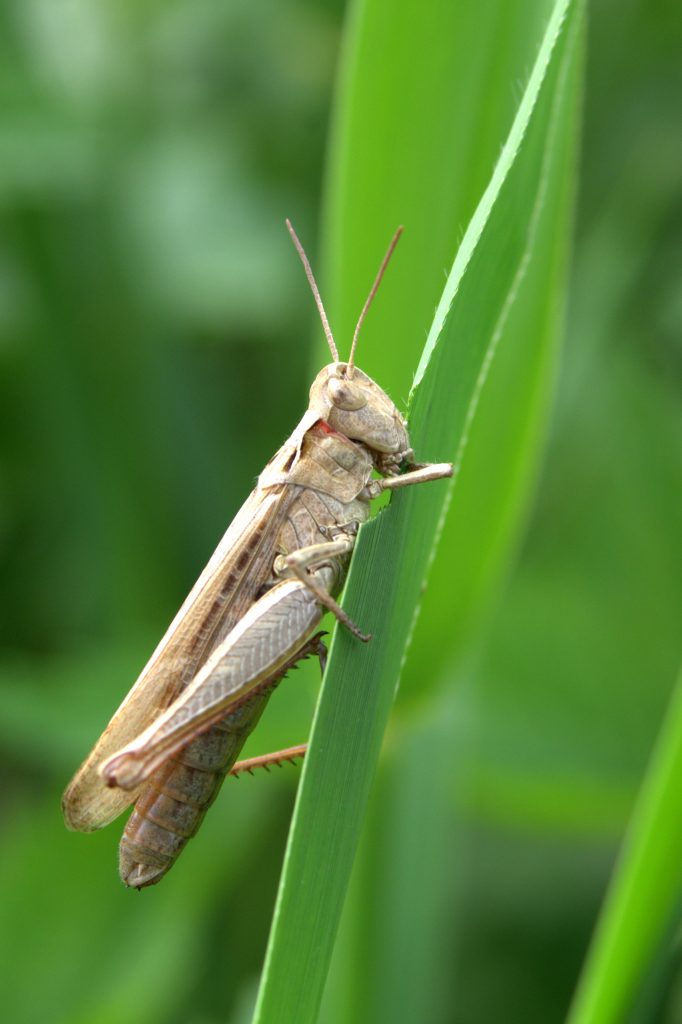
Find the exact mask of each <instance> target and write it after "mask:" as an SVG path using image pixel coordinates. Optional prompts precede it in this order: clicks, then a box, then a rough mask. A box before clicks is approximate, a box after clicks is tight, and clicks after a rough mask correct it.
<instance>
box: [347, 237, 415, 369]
mask: <svg viewBox="0 0 682 1024" xmlns="http://www.w3.org/2000/svg"><path fill="white" fill-rule="evenodd" d="M402 233H403V226H402V224H401V225H400V227H399V228H398V230H397V231H396V233H395V234H394V236H393V238H392V240H391V244H390V245H389V247H388V249H387V250H386V255H385V256H384V258H383V261H382V263H381V266H380V267H379V273H378V274H377V276H376V280H375V282H374V284H373V285H372V290H371V291H370V293H369V295H368V296H367V301H366V302H365V304H364V306H363V307H362V313H361V314H360V317H359V319H358V323H357V327H356V328H355V333H354V334H353V344H352V345H351V347H350V356H349V357H348V376H349V377H352V375H353V360H354V359H355V348H356V346H357V343H358V334H359V333H360V328H361V327H362V323H363V320H364V319H365V317H366V316H367V310H368V309H369V307H370V306H371V305H372V299H373V298H374V296H375V295H376V293H377V291H378V288H379V285H380V284H381V279H382V277H383V276H384V271H385V270H386V267H387V266H388V261H389V260H390V258H391V256H392V255H393V250H394V249H395V247H396V245H397V244H398V239H399V238H400V236H401V235H402Z"/></svg>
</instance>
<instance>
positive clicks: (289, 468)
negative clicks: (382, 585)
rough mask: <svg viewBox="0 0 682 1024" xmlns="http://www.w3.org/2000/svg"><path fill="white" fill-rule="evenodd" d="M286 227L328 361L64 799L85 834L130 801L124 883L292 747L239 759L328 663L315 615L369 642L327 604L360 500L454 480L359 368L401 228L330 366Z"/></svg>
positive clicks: (154, 875)
mask: <svg viewBox="0 0 682 1024" xmlns="http://www.w3.org/2000/svg"><path fill="white" fill-rule="evenodd" d="M286 223H287V227H288V229H289V232H290V234H291V237H292V239H293V242H294V245H295V246H296V250H297V252H298V254H299V256H300V258H301V261H302V263H303V266H304V268H305V272H306V276H307V278H308V281H309V284H310V287H311V289H312V292H313V296H314V298H315V303H316V305H317V308H318V312H319V314H320V319H321V320H322V326H323V328H324V333H325V335H326V338H327V342H328V344H329V348H330V351H331V354H332V358H333V362H332V363H330V364H329V365H327V366H325V367H324V369H322V370H321V371H320V372H319V373H318V375H317V377H316V378H315V380H314V381H313V385H312V387H311V389H310V404H309V406H308V409H307V411H306V412H305V414H304V415H303V418H302V419H301V421H300V423H299V424H298V426H297V427H296V428H295V430H294V432H293V433H292V435H291V437H290V438H289V439H288V440H287V441H286V442H285V443H284V444H283V445H282V447H281V448H280V449H279V451H278V452H277V453H276V454H275V456H274V457H273V458H272V459H271V461H270V462H269V463H268V464H267V466H266V467H265V469H264V470H263V472H262V473H261V475H260V477H259V478H258V483H257V485H256V488H255V490H254V491H253V492H252V493H251V495H250V496H249V497H248V498H247V500H246V502H245V503H244V505H243V506H242V508H241V509H240V511H239V512H238V513H237V515H236V517H235V519H234V521H233V522H232V524H231V525H230V526H229V528H228V530H227V532H226V534H225V535H224V537H223V539H222V540H221V541H220V543H219V545H218V547H217V549H216V551H215V552H214V554H213V556H212V557H211V559H210V561H209V562H208V565H207V566H206V568H205V569H204V571H203V572H202V574H201V575H200V577H199V579H198V580H197V582H196V583H195V585H194V587H193V588H192V590H191V592H190V594H189V595H188V597H187V598H186V600H185V602H184V604H183V605H182V607H181V608H180V610H179V612H178V613H177V615H176V616H175V618H174V619H173V621H172V623H171V625H170V627H169V628H168V630H167V632H166V634H165V636H164V637H163V639H162V640H161V642H160V643H159V645H158V647H157V648H156V650H155V651H154V653H153V654H152V656H151V658H150V660H149V662H148V663H147V665H146V666H145V668H144V669H143V671H142V674H141V675H140V677H139V679H138V680H137V682H136V683H135V685H134V686H133V688H132V689H131V690H130V692H129V694H128V696H127V697H126V698H125V700H124V701H123V703H122V704H121V706H120V707H119V709H118V711H117V712H116V713H115V714H114V717H113V718H112V719H111V722H110V723H109V725H108V726H107V728H106V729H105V731H104V733H103V734H102V736H101V738H100V739H99V741H98V743H97V744H96V746H95V748H94V749H93V751H92V753H91V754H90V755H89V757H88V758H87V759H86V761H85V762H84V763H83V765H82V766H81V768H80V769H79V771H78V772H77V773H76V775H75V777H74V779H73V781H72V782H71V784H70V785H69V787H68V789H67V790H66V793H65V794H64V798H63V801H62V809H63V812H64V818H65V821H66V825H67V826H68V827H69V828H70V829H74V830H76V831H81V832H89V831H93V830H95V829H99V828H102V827H103V826H104V825H107V824H108V823H109V822H110V821H112V820H113V819H114V818H116V817H117V816H118V815H119V814H121V813H122V811H124V810H125V809H126V808H127V807H128V806H129V805H130V804H134V810H133V812H132V814H131V816H130V818H129V820H128V823H127V825H126V827H125V829H124V832H123V835H122V838H121V843H120V847H119V871H120V875H121V879H122V881H123V882H124V884H125V885H127V886H130V887H133V888H136V889H141V888H143V887H144V886H148V885H153V884H154V883H155V882H158V881H159V880H160V879H161V878H162V877H163V875H165V873H166V872H167V871H168V870H169V869H170V868H171V867H172V865H173V864H174V862H175V860H176V859H177V857H178V855H179V854H180V852H181V851H182V849H183V848H184V846H185V845H186V843H187V840H188V839H189V838H190V837H191V836H193V835H194V834H195V833H196V831H197V829H198V828H199V826H200V824H201V821H202V819H203V817H204V814H205V813H206V810H207V809H208V807H209V806H210V804H211V803H212V802H213V800H214V799H215V797H216V796H217V793H218V790H219V789H220V786H221V784H222V782H223V779H224V778H225V776H226V774H227V773H228V772H231V773H233V774H234V773H236V772H237V771H239V770H240V767H243V768H245V769H247V770H248V769H249V768H250V767H251V766H252V765H253V764H266V765H267V764H268V763H278V762H280V763H281V761H282V760H284V759H289V758H291V756H298V755H300V754H302V753H303V751H304V750H305V747H300V748H296V749H294V748H292V750H289V751H281V752H279V753H278V754H272V755H267V756H266V757H263V758H255V759H253V760H252V761H249V762H241V763H239V764H236V763H235V762H236V761H237V757H238V755H239V752H240V750H241V748H242V746H243V745H244V743H245V741H246V739H247V737H248V736H249V734H250V733H251V731H252V730H253V728H254V727H255V725H256V723H257V722H258V719H259V718H260V716H261V714H262V712H263V710H264V708H265V705H266V703H267V700H268V698H269V696H270V694H271V693H272V691H273V690H274V688H275V687H276V685H277V684H278V683H279V681H280V680H281V679H282V677H283V676H284V675H285V674H286V673H287V671H288V670H289V669H290V668H292V667H293V666H294V665H295V664H296V663H297V662H298V661H300V660H301V659H302V658H305V657H307V656H309V655H311V654H314V655H317V656H318V657H319V658H320V662H321V665H322V667H324V659H325V654H326V650H325V647H324V645H323V643H322V640H321V637H322V636H323V635H324V634H321V633H319V632H317V628H318V626H319V624H320V621H321V619H322V616H323V614H324V613H325V612H326V611H330V612H332V613H333V614H334V615H335V616H336V618H337V619H338V621H339V622H341V623H342V624H343V625H344V626H345V627H346V628H347V629H349V630H350V631H351V633H353V634H354V635H355V636H356V637H358V638H359V639H360V640H363V641H367V640H369V639H370V637H368V636H366V635H365V634H364V633H363V632H362V631H361V630H360V629H359V627H358V626H357V625H356V624H355V623H354V622H352V621H351V619H350V618H349V617H348V615H347V614H346V612H345V611H344V610H343V609H342V608H341V607H340V605H339V604H338V603H337V601H336V597H337V595H338V593H339V591H340V590H341V588H342V586H343V582H344V580H345V577H346V573H347V570H348V564H349V561H350V557H351V553H352V551H353V547H354V545H355V538H356V534H357V531H358V528H359V526H360V525H361V524H362V523H364V522H365V521H366V520H367V519H368V518H369V514H370V501H371V499H372V498H374V497H376V496H378V495H379V494H381V493H382V491H385V490H391V491H392V490H396V489H397V488H400V487H406V486H408V485H411V484H418V483H423V482H425V481H428V480H439V479H441V478H442V477H447V476H450V475H451V474H452V465H451V464H450V463H442V464H419V463H416V462H415V461H414V453H413V451H412V449H411V447H410V442H409V438H408V433H407V427H406V424H405V420H404V419H403V417H402V416H401V414H400V413H399V411H398V409H397V408H396V407H395V405H394V404H393V402H392V401H391V400H390V398H389V397H388V395H387V394H386V393H385V392H384V391H382V389H381V388H380V387H379V386H378V385H377V384H375V383H374V381H373V380H371V379H370V378H369V377H368V376H367V374H365V373H363V372H362V370H360V369H359V368H358V367H357V366H356V365H355V350H356V346H357V340H358V334H359V331H360V327H361V326H362V323H363V321H364V319H365V316H366V314H367V311H368V309H369V307H370V304H371V302H372V300H373V298H374V296H375V294H376V291H377V288H378V287H379V283H380V281H381V278H382V277H383V274H384V271H385V269H386V266H387V264H388V261H389V259H390V257H391V254H392V253H393V250H394V248H395V246H396V243H397V241H398V238H399V237H400V233H401V231H402V228H399V229H398V231H397V232H396V234H395V236H394V237H393V240H392V241H391V244H390V246H389V248H388V251H387V253H386V255H385V257H384V259H383V262H382V263H381V266H380V268H379V272H378V274H377V277H376V280H375V282H374V284H373V286H372V288H371V290H370V293H369V296H368V298H367V301H366V302H365V305H364V307H363V309H362V312H361V314H360V317H359V319H358V323H357V326H356V328H355V332H354V335H353V340H352V344H351V350H350V356H349V358H348V361H347V362H341V361H340V360H339V354H338V350H337V348H336V344H335V342H334V338H333V336H332V332H331V329H330V327H329V321H328V319H327V315H326V313H325V310H324V307H323V305H322V300H321V298H320V293H319V290H318V288H317V284H316V283H315V279H314V277H313V273H312V270H311V268H310V264H309V262H308V258H307V256H306V254H305V252H304V250H303V247H302V246H301V243H300V242H299V240H298V237H297V236H296V233H295V231H294V229H293V228H292V226H291V224H290V222H289V221H288V220H287V222H286ZM375 470H376V471H377V474H378V475H379V477H380V478H379V479H377V478H373V476H372V474H373V471H375Z"/></svg>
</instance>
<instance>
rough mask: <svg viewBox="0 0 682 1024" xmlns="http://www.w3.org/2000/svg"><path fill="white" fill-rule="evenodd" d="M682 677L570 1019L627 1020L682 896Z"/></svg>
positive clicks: (580, 1022) (612, 1023) (611, 1023)
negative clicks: (681, 822)
mask: <svg viewBox="0 0 682 1024" xmlns="http://www.w3.org/2000/svg"><path fill="white" fill-rule="evenodd" d="M681 779H682V677H680V679H679V680H678V684H677V689H676V692H675V694H674V696H673V700H672V703H671V705H670V710H669V712H668V715H667V717H666V721H665V723H664V726H663V730H662V732H661V736H660V738H659V741H658V744H657V747H656V750H655V751H654V755H653V758H652V762H651V766H650V768H649V771H648V773H647V776H646V779H645V781H644V785H643V787H642V790H641V793H640V796H639V800H638V802H637V805H636V808H635V811H634V814H633V816H632V820H631V823H630V828H629V831H628V835H627V837H626V840H625V845H624V847H623V852H622V855H621V859H620V863H619V865H618V867H617V869H616V873H615V875H614V878H613V881H612V883H611V888H610V891H609V894H608V897H607V900H606V904H605V906H604V909H603V911H602V914H601V917H600V920H599V924H598V927H597V932H596V935H595V938H594V942H593V945H592V949H591V952H590V954H589V958H588V961H587V965H586V967H585V971H584V973H583V977H582V980H581V983H580V986H579V989H578V993H577V996H576V1000H575V1004H574V1006H573V1010H572V1012H571V1015H570V1018H569V1024H616V1022H619V1021H622V1020H625V1019H626V1016H627V1013H628V1012H629V1011H630V1010H631V1009H632V1007H633V1003H634V1000H635V998H636V997H637V994H638V991H639V990H640V989H641V986H642V982H643V980H644V979H645V978H646V975H647V972H648V970H649V968H650V967H651V966H652V964H653V962H654V960H655V959H656V956H657V954H658V953H659V951H660V948H661V945H662V943H663V942H664V941H665V938H666V935H667V934H668V933H669V929H670V927H671V925H673V926H674V925H675V924H676V923H677V922H676V921H675V920H673V918H674V917H676V916H677V914H678V913H679V909H678V908H679V906H680V899H681V898H682V870H681V869H680V865H681V864H682V829H680V821H682V788H681V787H680V780H681Z"/></svg>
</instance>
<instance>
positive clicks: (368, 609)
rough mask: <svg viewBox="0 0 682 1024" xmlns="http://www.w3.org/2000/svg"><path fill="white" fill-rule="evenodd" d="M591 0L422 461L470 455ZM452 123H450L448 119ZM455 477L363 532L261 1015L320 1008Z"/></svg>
mask: <svg viewBox="0 0 682 1024" xmlns="http://www.w3.org/2000/svg"><path fill="white" fill-rule="evenodd" d="M579 11H580V5H579V4H571V3H569V2H559V3H557V4H556V5H555V6H554V8H553V11H552V15H551V18H550V21H549V24H548V27H547V31H546V33H545V36H544V39H543V42H542V45H541V47H540V51H539V54H538V57H537V60H536V62H535V65H534V67H533V70H532V72H531V75H530V78H529V81H528V85H527V87H526V90H525V92H524V95H523V99H522V102H521V105H520V107H519V111H518V113H517V116H516V118H515V120H514V124H513V126H512V129H511V132H510V135H509V138H508V140H507V142H506V143H505V146H504V148H503V151H502V154H501V157H500V160H499V162H498V165H497V168H496V171H495V174H494V176H493V179H492V181H491V185H490V186H489V188H488V190H487V191H486V193H485V195H484V197H483V199H482V201H481V203H480V204H479V207H478V210H477V212H476V214H475V216H474V218H473V220H472V222H471V225H470V227H469V229H468V230H467V232H466V234H465V237H464V239H463V242H462V246H461V248H460V251H459V253H458V256H457V259H456V261H455V265H454V267H453V269H452V271H451V274H450V276H449V278H448V282H447V286H446V290H445V294H444V297H443V299H442V301H441V303H440V305H439V308H438V311H437V315H436V320H435V321H434V327H433V328H432V331H431V333H430V335H429V341H428V345H427V350H428V358H426V359H423V360H422V362H421V363H420V367H419V373H418V377H417V381H416V382H415V387H414V389H413V393H412V401H411V417H410V428H411V437H412V441H413V444H414V447H415V450H416V451H417V453H418V457H419V458H420V459H438V460H442V459H444V458H452V459H459V458H460V457H461V455H462V453H463V450H464V446H465V444H466V437H467V432H468V429H469V427H470V425H471V422H472V418H473V415H474V413H475V411H476V407H477V403H478V398H479V395H480V391H481V388H482V386H483V384H484V381H485V376H486V373H487V370H488V367H489V364H490V360H491V358H492V355H493V353H494V350H495V346H496V344H497V341H498V339H499V338H500V336H501V335H502V333H503V331H504V328H505V325H506V322H507V318H508V316H509V314H510V312H511V309H512V308H513V304H514V300H515V298H516V296H517V293H518V288H519V285H520V283H521V281H522V279H523V276H524V274H525V272H526V269H527V266H528V261H529V259H530V256H531V254H532V251H533V247H534V243H535V240H536V234H537V231H538V226H539V223H540V215H541V213H542V211H543V209H544V204H545V200H546V198H547V195H548V183H549V182H551V180H552V176H553V170H554V155H555V151H556V141H557V132H558V131H559V128H560V124H561V111H562V110H563V106H562V104H563V100H564V94H565V92H564V91H565V86H566V81H567V76H568V74H569V71H570V69H571V67H572V66H573V58H574V54H575V42H576V31H577V28H578V17H579ZM444 130H445V129H444ZM447 494H448V488H447V486H446V485H445V484H432V485H429V486H428V487H426V486H425V487H422V488H414V489H410V490H408V491H405V492H403V493H402V494H397V495H396V497H395V499H394V501H393V502H392V503H391V506H390V509H389V510H388V511H387V512H386V513H385V514H383V515H381V516H380V517H378V519H376V520H375V521H373V522H372V523H370V524H369V525H368V526H367V527H366V528H364V529H363V530H362V531H361V534H360V537H359V539H358V545H357V550H356V553H355V557H354V560H353V567H352V569H351V573H350V576H349V580H348V585H347V590H346V598H345V604H346V607H347V609H348V611H349V612H350V614H351V615H352V616H353V617H354V618H355V619H356V621H358V622H359V623H361V624H362V627H363V628H365V629H367V630H369V631H370V632H372V633H373V634H374V636H375V637H376V639H375V640H374V642H373V643H371V644H369V645H368V646H367V647H362V648H361V646H360V645H358V644H357V642H356V641H354V640H353V639H352V638H350V637H348V636H347V635H346V634H345V633H344V632H342V631H337V633H336V635H335V638H334V641H333V645H332V652H331V658H330V664H329V669H328V672H327V674H326V678H325V684H324V687H323V692H322V695H321V699H320V703H319V705H318V710H317V714H316V718H315V723H314V726H313V735H312V742H311V749H310V753H309V756H308V758H307V759H306V764H305V768H304V772H303V779H302V782H301V787H300V790H299V795H298V800H297V805H296V810H295V814H294V822H293V825H292V831H291V833H290V838H289V844H288V848H287V853H286V858H285V866H284V871H283V877H282V882H281V885H280V891H279V896H278V901H277V907H276V911H275V918H274V922H273V929H272V933H271V937H270V945H269V948H268V954H267V958H266V965H265V970H264V975H263V980H262V984H261V990H260V993H259V1000H258V1005H257V1010H256V1020H257V1021H258V1022H259V1024H264V1022H274V1021H277V1022H278V1024H281V1022H288V1021H296V1022H306V1021H313V1020H315V1019H316V1016H317V1012H318V1008H319V1003H320V999H321V995H322V990H323V986H324V982H325V978H326V975H327V970H328V966H329V961H330V958H331V953H332V949H333V945H334V939H335V935H336V930H337V926H338V921H339V917H340V913H341V908H342V906H343V900H344V896H345V891H346V887H347V884H348V879H349V875H350V871H351V867H352V863H353V858H354V855H355V849H356V846H357V842H358V837H359V834H360V829H361V825H362V818H363V814H364V811H365V808H366V804H367V799H368V794H369V790H370V786H371V783H372V779H373V776H374V771H375V767H376V762H377V759H378V756H379V750H380V746H381V741H382V737H383V733H384V729H385V726H386V722H387V719H388V715H389V713H390V708H391V704H392V701H393V697H394V693H395V687H396V682H397V679H398V675H399V671H400V666H401V662H402V659H403V656H404V651H405V648H406V645H407V640H408V637H409V634H410V632H411V630H412V626H413V622H414V617H415V609H416V608H417V607H418V604H419V600H420V592H421V586H422V581H423V580H424V578H425V576H426V573H427V569H428V564H429V560H430V558H431V556H432V553H433V549H434V538H435V537H436V536H437V534H438V530H439V522H440V520H441V519H442V516H443V513H444V509H445V505H446V500H447Z"/></svg>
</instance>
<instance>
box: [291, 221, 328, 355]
mask: <svg viewBox="0 0 682 1024" xmlns="http://www.w3.org/2000/svg"><path fill="white" fill-rule="evenodd" d="M287 227H288V229H289V234H290V235H291V238H292V241H293V243H294V245H295V246H296V252H297V253H298V255H299V256H300V257H301V263H302V264H303V268H304V270H305V276H306V277H307V278H308V284H309V285H310V287H311V289H312V293H313V295H314V296H315V305H316V306H317V311H318V313H319V314H320V320H321V321H322V326H323V328H324V333H325V336H326V338H327V344H328V345H329V348H330V351H331V354H332V356H333V359H334V362H335V363H338V361H339V350H338V349H337V347H336V343H335V341H334V335H333V334H332V329H331V327H330V326H329V321H328V320H327V314H326V313H325V311H324V306H323V305H322V299H321V298H320V292H319V289H318V287H317V284H316V283H315V278H314V277H313V272H312V270H311V269H310V263H309V262H308V257H307V256H306V254H305V249H304V248H303V246H302V245H301V243H300V242H299V240H298V235H297V234H296V232H295V231H294V229H293V227H292V226H291V221H290V220H289V218H288V217H287Z"/></svg>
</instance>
